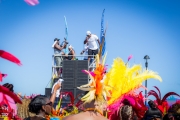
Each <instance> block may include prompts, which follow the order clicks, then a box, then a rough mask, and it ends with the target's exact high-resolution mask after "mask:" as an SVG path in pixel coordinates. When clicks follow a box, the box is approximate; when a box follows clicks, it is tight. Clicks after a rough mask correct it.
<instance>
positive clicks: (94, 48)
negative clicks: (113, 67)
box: [84, 31, 100, 61]
mask: <svg viewBox="0 0 180 120" xmlns="http://www.w3.org/2000/svg"><path fill="white" fill-rule="evenodd" d="M86 40H87V44H88V55H89V56H88V61H90V59H91V58H92V55H96V54H98V44H99V46H100V41H99V38H98V37H97V35H95V34H91V32H90V31H87V32H86V39H85V40H84V41H86ZM97 42H98V44H97Z"/></svg>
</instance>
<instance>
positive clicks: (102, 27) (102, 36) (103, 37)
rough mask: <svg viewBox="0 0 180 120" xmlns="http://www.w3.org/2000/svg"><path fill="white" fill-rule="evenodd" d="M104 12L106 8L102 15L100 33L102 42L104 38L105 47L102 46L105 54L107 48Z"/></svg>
mask: <svg viewBox="0 0 180 120" xmlns="http://www.w3.org/2000/svg"><path fill="white" fill-rule="evenodd" d="M104 12H105V9H104V10H103V13H102V17H101V33H100V42H101V44H102V41H103V40H104V43H103V48H102V56H103V55H104V53H105V50H106V41H105V32H104Z"/></svg>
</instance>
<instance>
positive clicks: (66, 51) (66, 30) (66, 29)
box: [64, 16, 68, 54]
mask: <svg viewBox="0 0 180 120" xmlns="http://www.w3.org/2000/svg"><path fill="white" fill-rule="evenodd" d="M64 21H65V34H66V37H65V39H66V40H67V39H68V26H67V21H66V16H64ZM64 53H65V54H68V46H66V49H65V51H64Z"/></svg>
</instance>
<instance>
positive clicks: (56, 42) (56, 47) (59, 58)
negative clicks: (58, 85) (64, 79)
mask: <svg viewBox="0 0 180 120" xmlns="http://www.w3.org/2000/svg"><path fill="white" fill-rule="evenodd" d="M65 46H66V43H65V44H64V45H63V46H60V39H58V38H55V39H54V44H53V45H52V47H53V48H54V55H55V62H56V66H61V64H62V60H63V58H62V56H61V55H62V54H63V49H64V48H65ZM56 71H57V74H58V77H61V71H60V69H59V67H57V68H56Z"/></svg>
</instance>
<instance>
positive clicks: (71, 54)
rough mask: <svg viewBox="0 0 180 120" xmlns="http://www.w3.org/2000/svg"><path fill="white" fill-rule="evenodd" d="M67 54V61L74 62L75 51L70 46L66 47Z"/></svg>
mask: <svg viewBox="0 0 180 120" xmlns="http://www.w3.org/2000/svg"><path fill="white" fill-rule="evenodd" d="M68 50H69V53H68V55H66V59H67V60H75V51H74V49H73V47H72V45H69V46H68Z"/></svg>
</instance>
